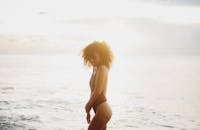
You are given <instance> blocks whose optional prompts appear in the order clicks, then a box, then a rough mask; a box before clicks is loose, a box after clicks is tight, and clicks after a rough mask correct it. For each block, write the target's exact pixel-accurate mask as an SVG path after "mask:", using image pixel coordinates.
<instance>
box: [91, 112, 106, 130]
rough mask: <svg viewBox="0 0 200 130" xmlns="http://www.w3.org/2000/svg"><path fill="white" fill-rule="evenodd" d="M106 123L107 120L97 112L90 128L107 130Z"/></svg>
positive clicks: (92, 129)
mask: <svg viewBox="0 0 200 130" xmlns="http://www.w3.org/2000/svg"><path fill="white" fill-rule="evenodd" d="M106 124H107V121H105V120H104V119H103V117H101V115H99V114H95V116H94V117H93V119H92V121H91V122H90V125H89V127H88V130H106Z"/></svg>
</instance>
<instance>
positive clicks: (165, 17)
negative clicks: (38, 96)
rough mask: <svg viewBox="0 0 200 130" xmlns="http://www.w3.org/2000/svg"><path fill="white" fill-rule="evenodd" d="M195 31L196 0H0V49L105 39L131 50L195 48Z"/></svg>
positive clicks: (199, 9) (198, 23) (199, 8)
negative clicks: (40, 36) (38, 36)
mask: <svg viewBox="0 0 200 130" xmlns="http://www.w3.org/2000/svg"><path fill="white" fill-rule="evenodd" d="M198 34H200V1H199V0H101V1H95V0H84V1H81V0H79V1H78V0H0V35H1V37H0V40H1V42H0V48H1V50H3V49H9V48H12V49H15V48H27V47H28V48H34V47H35V48H38V46H40V47H41V46H43V47H47V46H49V47H51V48H55V47H57V48H58V49H59V48H63V47H67V46H70V45H71V44H72V45H74V44H75V45H77V46H81V45H82V44H84V43H86V42H89V41H91V40H105V41H108V42H109V43H110V44H111V45H112V46H114V47H115V48H125V49H126V50H127V49H130V51H132V50H134V51H138V50H143V51H145V50H146V49H148V50H154V51H155V50H156V51H160V50H173V49H174V50H176V49H180V48H181V50H184V51H185V50H186V51H189V52H192V51H197V52H198V50H200V45H199V43H198V42H199V41H200V38H199V36H198ZM8 35H12V38H10V37H11V36H10V37H9V36H8ZM13 35H15V36H13ZM16 35H18V36H21V35H22V36H24V35H46V37H43V39H38V38H37V37H31V38H30V37H29V38H27V37H26V39H25V40H24V39H22V37H18V36H16ZM2 41H3V42H2ZM44 42H48V43H44ZM35 43H37V45H33V44H35ZM70 43H71V44H70ZM122 43H123V44H122ZM40 47H39V48H40Z"/></svg>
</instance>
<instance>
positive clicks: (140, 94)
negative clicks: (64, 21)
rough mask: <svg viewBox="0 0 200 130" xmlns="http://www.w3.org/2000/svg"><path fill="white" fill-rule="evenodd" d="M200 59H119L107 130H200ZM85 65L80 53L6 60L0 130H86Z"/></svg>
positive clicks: (1, 69) (0, 70)
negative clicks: (111, 111) (111, 114)
mask: <svg viewBox="0 0 200 130" xmlns="http://www.w3.org/2000/svg"><path fill="white" fill-rule="evenodd" d="M199 59H200V58H199V56H198V55H181V56H175V55H170V56H169V55H163V56H158V55H156V56H155V55H151V56H150V55H148V56H147V55H143V56H134V55H128V56H121V57H120V56H118V57H115V62H114V63H113V66H112V68H111V70H110V74H109V82H108V93H107V97H108V102H109V104H110V106H111V108H112V110H113V116H112V118H111V120H110V122H109V124H108V130H199V129H200V114H199V113H200V103H199V99H200V96H199V92H200V91H199V90H200V89H199V84H200V68H199V66H200V60H199ZM81 60H82V59H81V57H80V55H79V54H77V53H69V54H67V53H66V54H1V55H0V95H1V96H0V130H47V129H48V130H86V129H87V126H88V125H87V122H86V120H85V116H86V114H85V110H84V106H85V103H86V102H87V100H88V98H89V84H88V81H89V78H90V74H91V70H90V69H88V68H87V67H84V66H83V64H82V61H81ZM92 114H94V113H92Z"/></svg>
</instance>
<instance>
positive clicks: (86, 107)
mask: <svg viewBox="0 0 200 130" xmlns="http://www.w3.org/2000/svg"><path fill="white" fill-rule="evenodd" d="M91 108H92V106H91V105H90V102H88V103H87V104H86V105H85V111H86V113H87V116H86V119H87V122H88V124H89V123H90V110H91Z"/></svg>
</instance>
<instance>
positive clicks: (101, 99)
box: [92, 94, 107, 113]
mask: <svg viewBox="0 0 200 130" xmlns="http://www.w3.org/2000/svg"><path fill="white" fill-rule="evenodd" d="M106 101H107V100H106V97H105V96H104V95H103V94H101V95H99V97H98V98H97V100H96V101H95V102H94V104H93V106H92V107H93V109H94V112H95V113H96V109H97V106H99V105H100V104H101V103H103V102H106Z"/></svg>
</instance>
